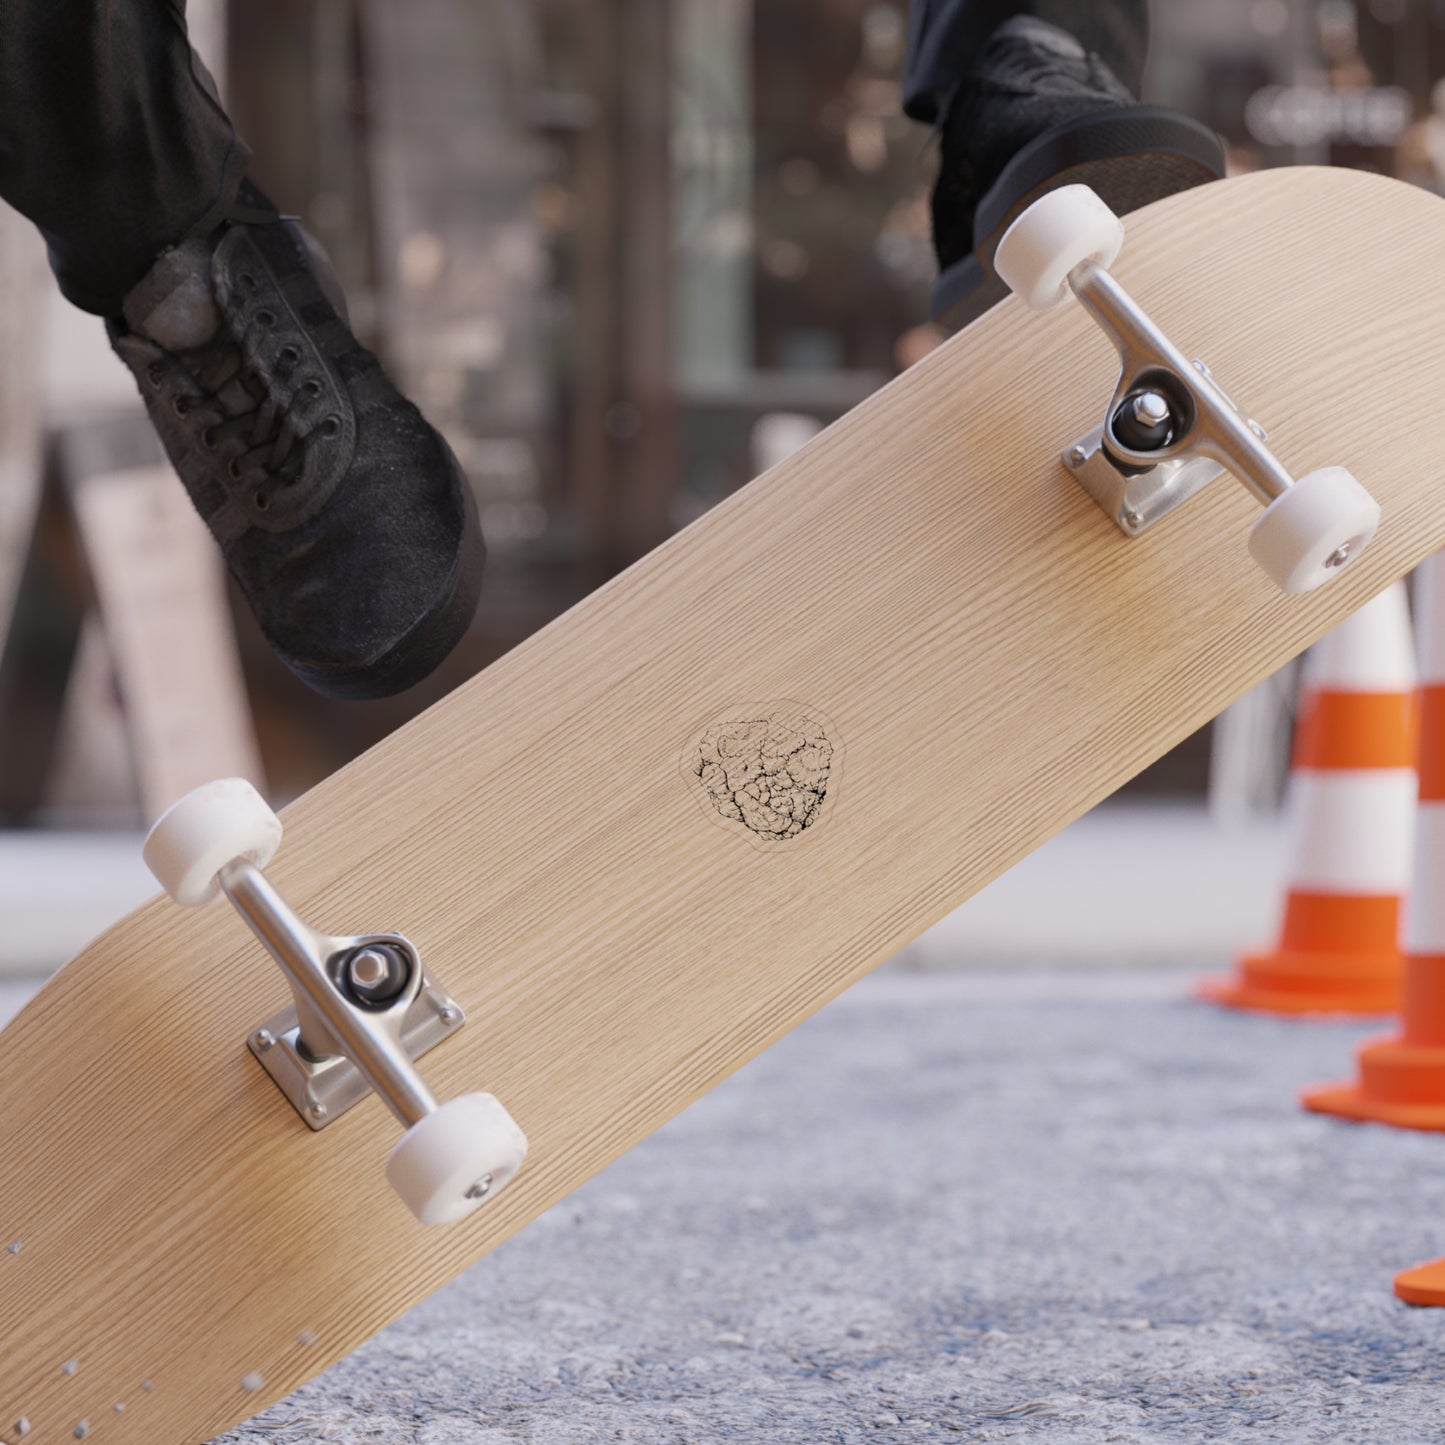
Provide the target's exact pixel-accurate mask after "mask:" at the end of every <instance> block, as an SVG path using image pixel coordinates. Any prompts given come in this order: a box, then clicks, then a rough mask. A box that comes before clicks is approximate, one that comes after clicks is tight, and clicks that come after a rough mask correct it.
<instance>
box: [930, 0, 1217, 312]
mask: <svg viewBox="0 0 1445 1445" xmlns="http://www.w3.org/2000/svg"><path fill="white" fill-rule="evenodd" d="M942 151H943V156H942V164H941V167H940V170H939V175H938V183H937V185H936V186H935V187H934V191H933V242H934V249H935V250H936V251H937V253H938V265H939V277H938V281H937V282H936V283H935V285H934V288H933V315H934V319H935V320H937V321H940V322H942V323H943V324H945V325H948V326H953V327H957V326H962V325H965V324H966V323H967V322H969V321H971V320H973V318H974V317H976V316H978V315H980V314H982V313H983V312H984V311H986V310H987V309H988V308H989V307H990V306H992V305H994V304H995V303H996V302H998V301H1001V300H1002V299H1003V298H1004V297H1005V296H1006V295H1007V294H1008V288H1007V287H1006V286H1005V285H1004V283H1003V282H1002V281H1000V280H999V279H998V277H997V276H996V275H994V271H993V253H994V250H995V249H996V247H997V246H998V241H999V237H1000V236H1002V235H1003V233H1004V231H1006V230H1007V229H1008V226H1009V224H1010V222H1012V221H1013V219H1014V217H1015V216H1017V215H1018V214H1019V212H1020V211H1022V210H1024V209H1025V208H1026V207H1027V206H1029V205H1030V204H1031V203H1032V202H1033V201H1035V200H1037V199H1038V197H1039V196H1041V195H1043V194H1044V192H1045V191H1051V190H1054V189H1056V188H1057V187H1059V186H1065V185H1072V184H1074V183H1076V182H1082V183H1083V184H1084V185H1087V186H1090V187H1092V188H1093V189H1094V190H1095V191H1097V192H1098V194H1099V195H1100V196H1101V197H1102V199H1103V200H1104V202H1105V203H1106V204H1107V205H1108V206H1109V208H1110V209H1111V210H1113V211H1115V212H1116V213H1118V214H1120V215H1123V214H1125V213H1126V212H1128V211H1133V210H1137V209H1138V208H1139V207H1140V206H1144V205H1148V203H1149V202H1150V201H1157V200H1159V199H1161V198H1162V197H1164V196H1169V195H1173V194H1174V193H1175V192H1176V191H1182V190H1186V189H1187V188H1188V187H1190V186H1197V185H1200V184H1202V183H1203V182H1205V181H1213V180H1218V179H1219V178H1220V177H1221V176H1222V175H1223V174H1224V149H1223V147H1222V146H1221V144H1220V142H1219V137H1218V136H1216V135H1215V134H1214V132H1213V131H1211V130H1210V129H1209V128H1208V127H1207V126H1203V125H1200V124H1199V123H1198V122H1197V121H1193V120H1190V119H1189V118H1188V117H1187V116H1184V115H1180V114H1179V113H1178V112H1177V111H1172V110H1165V109H1161V108H1160V107H1157V106H1147V105H1140V104H1138V103H1137V102H1136V100H1135V99H1134V97H1133V96H1132V95H1131V94H1130V93H1129V91H1128V90H1127V89H1126V88H1125V87H1124V85H1123V84H1122V83H1121V82H1120V81H1119V80H1118V79H1117V78H1116V76H1115V75H1114V73H1113V71H1111V70H1110V69H1109V67H1108V66H1107V65H1106V64H1105V63H1104V62H1103V61H1102V60H1101V59H1100V58H1099V57H1098V56H1097V55H1094V54H1092V53H1090V52H1088V51H1086V50H1085V49H1084V47H1083V46H1082V45H1080V44H1079V42H1078V41H1077V40H1075V39H1074V37H1073V36H1072V35H1070V34H1068V33H1067V32H1066V31H1063V30H1060V29H1059V28H1058V27H1057V26H1054V25H1050V24H1048V23H1047V22H1046V21H1043V20H1039V19H1036V18H1035V17H1033V16H1030V15H1019V16H1015V17H1014V18H1013V19H1011V20H1007V21H1005V22H1004V23H1003V24H1002V25H1000V26H999V27H998V29H997V30H995V31H994V32H993V34H992V35H991V36H990V37H989V40H988V43H987V44H986V45H985V46H984V48H983V50H982V52H981V53H980V55H979V57H978V60H977V62H976V64H975V65H974V67H973V68H972V70H971V71H970V73H969V74H968V75H967V76H966V77H965V78H964V80H963V83H962V84H961V85H960V86H959V88H958V90H957V91H956V92H955V94H954V97H953V100H952V102H951V104H950V106H949V109H948V113H947V115H946V116H945V118H944V121H943V125H942Z"/></svg>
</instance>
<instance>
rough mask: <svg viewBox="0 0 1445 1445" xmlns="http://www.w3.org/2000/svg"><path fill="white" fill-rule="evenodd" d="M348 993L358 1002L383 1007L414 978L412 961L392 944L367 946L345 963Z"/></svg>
mask: <svg viewBox="0 0 1445 1445" xmlns="http://www.w3.org/2000/svg"><path fill="white" fill-rule="evenodd" d="M342 967H343V975H342V976H343V979H344V982H345V986H346V988H347V990H348V991H349V992H350V994H351V996H352V997H353V998H354V999H355V1000H356V1001H357V1002H358V1003H364V1004H375V1005H377V1006H381V1005H384V1004H388V1003H390V1002H391V1001H392V1000H393V999H395V998H397V997H398V996H399V995H400V994H401V992H402V990H403V989H405V988H406V985H407V980H408V979H409V978H410V977H411V960H410V959H409V958H408V957H407V956H406V955H405V954H404V953H403V952H402V950H401V949H400V948H398V947H396V946H395V945H394V944H390V943H368V944H366V945H365V947H363V948H358V949H357V950H356V952H355V953H353V954H351V956H350V957H349V958H347V959H346V961H345V963H344V964H343V966H342Z"/></svg>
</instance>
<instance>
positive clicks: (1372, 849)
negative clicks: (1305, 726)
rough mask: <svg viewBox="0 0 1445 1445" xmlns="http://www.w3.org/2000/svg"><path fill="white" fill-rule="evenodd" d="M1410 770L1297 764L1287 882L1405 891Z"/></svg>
mask: <svg viewBox="0 0 1445 1445" xmlns="http://www.w3.org/2000/svg"><path fill="white" fill-rule="evenodd" d="M1415 788H1416V783H1415V771H1414V769H1413V768H1347V769H1339V770H1335V771H1330V772H1325V771H1321V770H1319V769H1314V768H1297V769H1296V770H1295V771H1294V772H1293V773H1292V774H1291V775H1290V782H1289V789H1290V798H1289V808H1290V831H1291V849H1292V851H1291V861H1290V872H1289V882H1290V886H1291V887H1292V888H1294V889H1296V890H1297V891H1301V892H1306V893H1337V894H1382V893H1395V894H1398V893H1403V892H1404V891H1405V884H1406V882H1407V881H1408V880H1409V877H1410V858H1411V833H1412V828H1411V823H1412V820H1413V818H1414V814H1415Z"/></svg>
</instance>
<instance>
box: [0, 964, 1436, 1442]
mask: <svg viewBox="0 0 1445 1445" xmlns="http://www.w3.org/2000/svg"><path fill="white" fill-rule="evenodd" d="M1187 980H1188V975H1186V974H1183V973H1179V972H1173V971H1169V972H1153V973H1149V972H1139V971H1129V972H1117V971H1116V972H1107V971H1094V970H1090V971H1083V970H1070V971H1069V972H1067V973H1059V972H1056V971H1055V972H1046V971H1038V970H1021V971H1011V972H980V973H965V974H956V975H948V976H940V975H933V974H909V973H898V972H895V973H889V974H884V975H880V976H877V977H875V978H873V979H870V980H867V981H865V982H864V983H863V984H862V985H860V986H859V987H858V988H856V989H855V990H853V991H852V992H851V993H850V994H848V995H845V997H844V998H842V999H840V1000H839V1001H838V1002H837V1003H835V1004H833V1005H832V1006H830V1007H829V1008H828V1009H826V1010H825V1011H824V1012H823V1013H822V1014H820V1015H819V1016H817V1017H816V1018H815V1019H813V1020H812V1021H811V1022H809V1023H808V1024H806V1025H804V1026H803V1027H802V1028H801V1029H800V1030H798V1031H797V1032H795V1033H794V1034H793V1035H791V1036H790V1037H789V1038H787V1039H785V1040H783V1042H782V1043H780V1044H779V1045H777V1046H776V1047H775V1048H774V1049H772V1050H771V1051H769V1052H768V1053H766V1054H764V1055H763V1056H762V1057H761V1058H760V1059H758V1060H757V1061H755V1062H754V1063H753V1064H751V1065H750V1066H749V1067H748V1068H746V1069H744V1070H743V1071H742V1072H741V1073H740V1074H738V1075H737V1076H736V1077H735V1078H734V1079H732V1080H731V1081H729V1082H728V1083H727V1084H725V1085H724V1086H723V1087H722V1088H720V1089H718V1090H717V1091H715V1092H714V1093H713V1094H711V1095H710V1096H708V1097H707V1098H706V1099H704V1100H702V1101H701V1102H700V1103H699V1104H697V1105H696V1106H694V1107H693V1108H692V1109H690V1110H689V1111H687V1112H686V1113H685V1114H683V1115H682V1116H681V1117H680V1118H678V1119H677V1120H675V1121H674V1122H673V1123H672V1124H670V1125H669V1126H668V1127H667V1128H665V1129H664V1130H662V1131H661V1132H660V1133H658V1134H657V1135H655V1136H653V1137H652V1138H651V1139H650V1140H648V1141H646V1142H645V1143H644V1144H643V1145H641V1146H640V1147H639V1148H637V1149H635V1150H634V1151H632V1153H630V1154H629V1155H627V1156H626V1157H624V1158H623V1159H621V1160H619V1161H618V1162H617V1163H616V1164H615V1165H613V1166H612V1167H611V1168H610V1169H608V1170H607V1171H605V1172H604V1173H603V1174H602V1175H600V1176H599V1177H598V1178H596V1179H595V1180H593V1181H592V1182H591V1183H590V1184H588V1185H587V1186H585V1187H584V1188H583V1189H581V1190H580V1191H578V1192H577V1193H576V1194H574V1195H573V1196H571V1198H569V1199H568V1200H566V1201H564V1202H563V1203H562V1204H561V1205H559V1206H558V1207H557V1208H555V1209H554V1210H553V1211H552V1212H551V1213H549V1214H548V1215H546V1216H544V1217H543V1218H542V1219H541V1220H539V1221H538V1222H537V1223H536V1224H534V1225H533V1226H532V1227H531V1228H529V1229H527V1230H525V1231H524V1232H523V1233H522V1234H521V1235H519V1236H517V1237H516V1238H515V1239H513V1240H511V1241H510V1242H509V1243H507V1244H506V1245H504V1246H503V1247H502V1248H501V1249H499V1250H498V1251H497V1252H496V1253H495V1254H493V1255H492V1256H491V1257H490V1258H488V1259H486V1260H484V1261H483V1262H482V1263H481V1264H480V1265H479V1266H478V1267H477V1268H475V1269H474V1270H472V1271H471V1272H470V1273H469V1274H467V1275H465V1276H464V1277H462V1278H461V1279H459V1280H457V1281H456V1282H454V1283H453V1284H452V1285H450V1286H449V1287H448V1288H446V1289H444V1290H442V1291H441V1292H440V1293H439V1294H437V1295H435V1296H434V1297H433V1298H432V1299H431V1300H429V1301H427V1302H426V1303H425V1304H423V1305H422V1306H421V1307H419V1308H418V1309H417V1310H415V1311H414V1312H413V1313H412V1314H411V1315H409V1316H408V1317H406V1318H405V1319H403V1320H402V1321H400V1322H398V1323H397V1324H396V1325H394V1326H392V1327H391V1328H390V1329H388V1330H386V1331H385V1332H383V1333H382V1334H381V1335H380V1336H378V1337H377V1339H375V1340H374V1341H372V1342H371V1343H370V1344H369V1345H367V1346H366V1347H365V1348H363V1349H362V1350H361V1351H360V1352H358V1353H357V1354H355V1355H353V1356H352V1357H351V1358H350V1359H348V1360H346V1361H345V1362H343V1363H342V1364H341V1365H340V1366H338V1367H337V1368H336V1369H335V1370H333V1371H331V1372H330V1373H329V1374H327V1375H325V1376H323V1377H321V1378H320V1379H318V1380H316V1381H314V1382H313V1383H312V1384H311V1385H309V1386H307V1387H306V1388H305V1389H303V1390H302V1391H301V1392H299V1393H298V1394H297V1395H296V1396H294V1397H293V1398H292V1399H290V1400H288V1401H286V1402H284V1403H283V1404H281V1405H279V1406H277V1407H275V1408H273V1409H272V1410H270V1411H268V1412H267V1413H266V1414H264V1415H262V1416H260V1417H258V1418H257V1419H256V1420H255V1421H254V1422H252V1423H251V1424H250V1425H248V1426H246V1427H243V1428H242V1429H240V1430H238V1431H235V1432H233V1433H232V1434H231V1435H229V1436H227V1437H225V1440H226V1445H242V1442H245V1445H261V1442H271V1445H300V1442H303V1441H305V1442H317V1441H328V1442H337V1445H362V1442H374V1441H382V1440H384V1441H387V1442H418V1445H461V1442H466V1445H512V1442H536V1445H573V1442H577V1445H580V1442H593V1441H597V1442H601V1441H616V1440H627V1441H636V1442H645V1445H653V1442H656V1445H661V1442H669V1445H671V1442H697V1441H723V1440H727V1441H754V1440H756V1441H776V1442H785V1445H791V1442H808V1445H813V1442H818V1441H844V1442H851V1441H865V1440H868V1441H900V1442H906V1441H913V1440H924V1439H938V1440H957V1439H969V1440H979V1441H991V1440H999V1441H1001V1440H1033V1439H1038V1440H1051V1441H1060V1442H1071V1445H1072V1442H1083V1445H1091V1442H1139V1445H1145V1442H1148V1445H1156V1442H1180V1445H1198V1442H1201V1441H1205V1440H1242V1441H1243V1440H1247V1441H1271V1442H1273V1441H1278V1442H1285V1441H1288V1442H1303V1441H1351V1442H1355V1441H1360V1442H1376V1441H1378V1442H1389V1445H1410V1442H1415V1441H1421V1442H1423V1441H1438V1440H1440V1439H1441V1437H1442V1433H1445V1426H1442V1415H1441V1411H1440V1400H1441V1388H1440V1387H1441V1379H1442V1374H1445V1363H1442V1361H1445V1311H1433V1310H1414V1309H1410V1308H1408V1307H1407V1306H1405V1305H1401V1304H1399V1303H1397V1302H1396V1301H1395V1300H1394V1298H1393V1297H1392V1295H1391V1293H1390V1279H1391V1276H1392V1274H1393V1272H1394V1271H1395V1270H1397V1269H1399V1268H1400V1267H1402V1266H1404V1265H1407V1264H1411V1263H1414V1262H1416V1261H1418V1260H1420V1259H1424V1258H1429V1257H1432V1256H1436V1255H1440V1254H1445V1210H1442V1208H1441V1203H1440V1202H1441V1199H1442V1197H1445V1138H1442V1137H1438V1136H1430V1135H1419V1134H1406V1133H1396V1132H1393V1131H1389V1130H1384V1129H1378V1128H1373V1127H1354V1126H1349V1125H1345V1124H1340V1123H1336V1122H1334V1121H1329V1120H1325V1119H1319V1118H1315V1117H1313V1116H1310V1115H1306V1114H1303V1113H1301V1112H1300V1111H1299V1110H1298V1109H1296V1108H1295V1106H1294V1104H1293V1097H1294V1093H1295V1091H1296V1090H1297V1089H1298V1088H1299V1087H1300V1086H1301V1085H1303V1084H1306V1083H1309V1082H1311V1081H1314V1080H1317V1079H1322V1078H1327V1077H1330V1076H1332V1075H1337V1074H1339V1073H1341V1072H1346V1073H1347V1072H1348V1071H1349V1051H1350V1048H1351V1046H1352V1044H1353V1043H1354V1042H1355V1041H1356V1040H1357V1039H1358V1038H1359V1037H1360V1036H1361V1035H1362V1034H1363V1033H1366V1032H1368V1028H1366V1027H1362V1026H1360V1025H1357V1024H1325V1023H1304V1024H1301V1023H1290V1022H1283V1021H1276V1020H1271V1019H1265V1018H1254V1017H1248V1016H1242V1015H1234V1014H1227V1013H1223V1012H1218V1011H1215V1010H1213V1009H1210V1008H1207V1007H1204V1006H1201V1005H1196V1004H1193V1003H1192V1002H1190V1001H1188V999H1187V993H1186V985H1187ZM17 993H18V990H17V989H15V987H14V986H10V988H9V989H8V990H0V1010H3V1009H4V1007H5V1002H6V1000H7V999H9V1000H10V1001H11V1002H13V1001H14V1000H15V998H16V995H17Z"/></svg>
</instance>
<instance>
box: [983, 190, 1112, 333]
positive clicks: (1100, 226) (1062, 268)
mask: <svg viewBox="0 0 1445 1445" xmlns="http://www.w3.org/2000/svg"><path fill="white" fill-rule="evenodd" d="M1123 244H1124V224H1123V222H1122V221H1120V219H1119V218H1118V216H1116V215H1115V214H1114V213H1113V211H1111V210H1110V209H1109V208H1108V206H1106V205H1105V204H1104V203H1103V201H1101V200H1100V199H1099V198H1098V196H1096V195H1095V194H1094V192H1093V191H1091V190H1090V189H1089V188H1088V186H1060V187H1059V189H1058V190H1056V191H1049V192H1047V193H1046V194H1044V195H1042V196H1040V197H1039V198H1038V200H1036V201H1035V202H1034V203H1033V205H1031V206H1030V207H1029V208H1028V210H1026V211H1024V212H1023V213H1022V214H1020V215H1019V216H1017V217H1016V218H1015V220H1014V222H1013V224H1012V225H1011V226H1010V227H1009V228H1008V230H1006V231H1005V232H1004V233H1003V236H1002V238H1001V239H1000V241H999V243H998V249H997V250H996V251H995V252H994V257H993V268H994V270H995V271H997V272H998V274H999V275H1000V276H1001V277H1002V278H1003V280H1004V281H1006V282H1007V283H1008V286H1009V289H1010V290H1011V291H1013V292H1014V294H1015V295H1016V296H1018V297H1020V298H1021V299H1022V300H1023V302H1024V303H1025V304H1026V305H1028V306H1032V307H1033V308H1034V310H1036V311H1042V310H1046V309H1047V308H1048V307H1050V306H1057V305H1058V303H1059V302H1060V301H1062V300H1063V299H1064V297H1065V296H1067V295H1068V294H1069V287H1068V281H1069V272H1070V271H1072V270H1073V269H1074V267H1075V266H1081V265H1083V263H1084V262H1085V261H1095V262H1097V263H1098V264H1099V265H1100V266H1107V265H1109V263H1110V262H1111V261H1113V259H1114V257H1115V256H1117V255H1118V254H1119V248H1120V247H1121V246H1122V245H1123Z"/></svg>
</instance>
